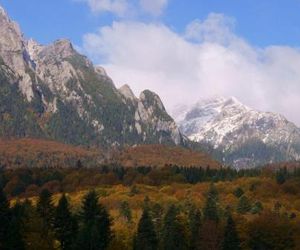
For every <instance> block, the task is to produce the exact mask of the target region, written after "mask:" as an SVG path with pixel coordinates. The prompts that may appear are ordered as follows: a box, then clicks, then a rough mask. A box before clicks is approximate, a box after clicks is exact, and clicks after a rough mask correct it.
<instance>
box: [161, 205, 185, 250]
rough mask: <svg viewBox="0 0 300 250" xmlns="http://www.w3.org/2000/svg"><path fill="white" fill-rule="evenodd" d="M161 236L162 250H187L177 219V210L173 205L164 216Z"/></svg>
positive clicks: (182, 229)
mask: <svg viewBox="0 0 300 250" xmlns="http://www.w3.org/2000/svg"><path fill="white" fill-rule="evenodd" d="M162 234H163V235H162V249H164V250H170V249H173V250H185V249H187V242H186V235H185V232H184V228H183V226H182V224H181V223H180V220H179V219H178V212H177V208H176V207H175V206H174V205H172V206H171V207H170V208H169V210H168V211H167V213H166V215H165V218H164V226H163V232H162Z"/></svg>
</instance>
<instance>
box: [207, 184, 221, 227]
mask: <svg viewBox="0 0 300 250" xmlns="http://www.w3.org/2000/svg"><path fill="white" fill-rule="evenodd" d="M217 200H218V191H217V189H216V188H215V186H214V185H213V184H212V185H211V186H210V189H209V191H208V194H207V199H206V203H205V207H204V211H203V215H204V219H205V220H211V221H214V222H218V221H219V215H218V206H217Z"/></svg>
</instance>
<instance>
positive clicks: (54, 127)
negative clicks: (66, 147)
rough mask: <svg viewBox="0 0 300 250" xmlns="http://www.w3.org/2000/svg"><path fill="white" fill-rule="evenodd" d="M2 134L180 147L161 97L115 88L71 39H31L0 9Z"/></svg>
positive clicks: (180, 140)
mask: <svg viewBox="0 0 300 250" xmlns="http://www.w3.org/2000/svg"><path fill="white" fill-rule="evenodd" d="M0 137H17V138H23V137H38V138H48V139H54V140H58V141H61V142H64V143H69V144H75V145H101V146H107V147H109V146H111V145H134V144H150V143H163V144H170V145H183V144H184V143H185V139H184V137H183V136H182V135H181V133H180V131H179V129H178V127H177V125H176V123H175V122H174V120H173V119H172V118H171V117H170V116H169V115H168V113H167V111H166V109H165V107H164V105H163V103H162V101H161V100H160V98H159V96H158V95H157V94H155V93H153V92H151V91H149V90H145V91H143V92H142V93H141V94H140V96H139V97H138V98H137V97H136V96H135V95H134V94H133V92H132V91H131V89H130V88H129V86H127V85H125V86H123V87H122V88H120V89H117V88H116V87H115V85H114V83H113V81H112V79H111V78H110V77H109V76H108V75H107V74H106V72H105V70H104V69H103V68H102V67H99V66H94V65H93V64H92V62H91V61H90V60H89V59H88V58H87V57H85V56H83V55H81V54H79V53H78V52H77V51H76V50H75V49H74V47H73V45H72V44H71V42H70V41H69V40H67V39H61V40H57V41H55V42H54V43H53V44H50V45H40V44H38V43H37V42H36V41H34V40H32V39H29V40H28V39H26V38H25V37H24V36H23V34H22V32H21V30H20V28H19V26H18V24H16V23H15V22H13V21H12V20H10V18H9V17H8V15H7V13H6V12H5V10H4V9H3V8H2V7H0Z"/></svg>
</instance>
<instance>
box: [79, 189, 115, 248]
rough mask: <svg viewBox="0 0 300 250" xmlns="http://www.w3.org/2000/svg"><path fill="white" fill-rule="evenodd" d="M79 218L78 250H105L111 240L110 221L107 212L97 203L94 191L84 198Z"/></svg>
mask: <svg viewBox="0 0 300 250" xmlns="http://www.w3.org/2000/svg"><path fill="white" fill-rule="evenodd" d="M80 218H81V221H82V225H81V228H80V232H79V238H78V243H77V247H78V249H88V250H103V249H106V248H107V247H108V245H109V242H110V240H111V238H112V231H111V228H110V227H111V220H110V217H109V214H108V212H107V210H106V209H105V208H104V207H103V206H102V205H101V204H99V203H98V196H97V194H96V192H95V191H90V192H89V193H88V194H87V195H86V196H85V197H84V199H83V205H82V212H81V214H80Z"/></svg>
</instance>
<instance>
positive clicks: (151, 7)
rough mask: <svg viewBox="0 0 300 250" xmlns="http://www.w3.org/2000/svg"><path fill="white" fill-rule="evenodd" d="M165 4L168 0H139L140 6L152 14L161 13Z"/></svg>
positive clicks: (157, 14)
mask: <svg viewBox="0 0 300 250" xmlns="http://www.w3.org/2000/svg"><path fill="white" fill-rule="evenodd" d="M167 5H168V0H140V6H141V8H142V9H143V10H144V11H145V12H148V13H149V14H151V15H153V16H159V15H161V14H162V12H163V10H164V8H166V6H167Z"/></svg>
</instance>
